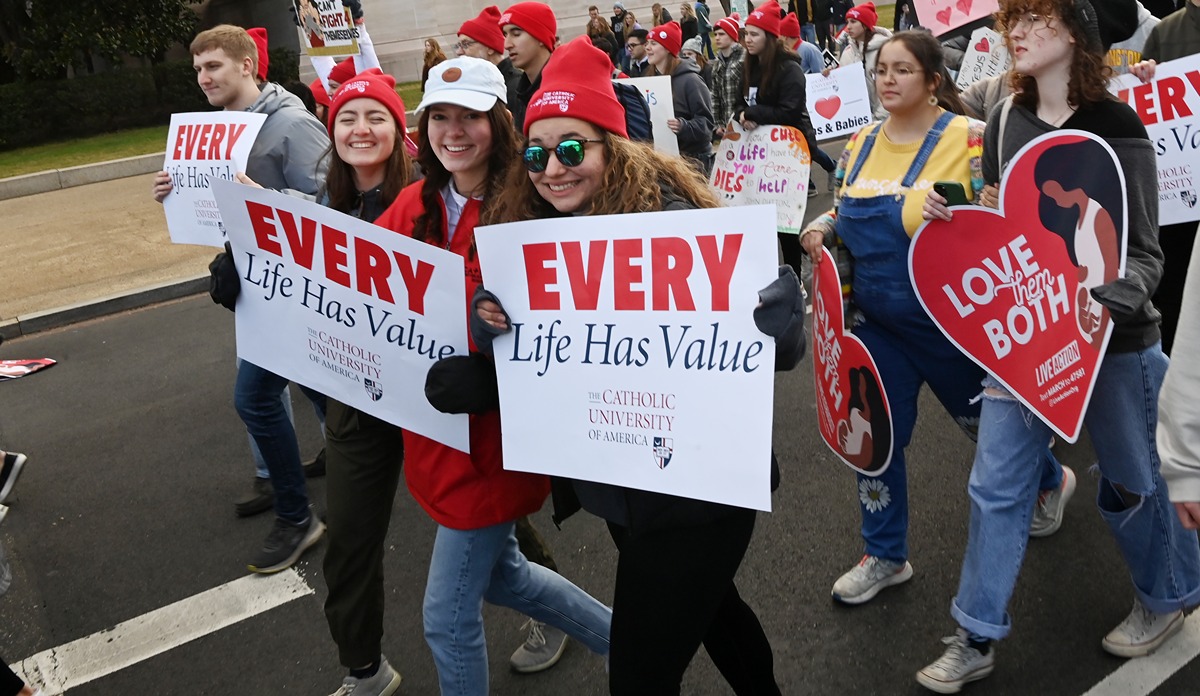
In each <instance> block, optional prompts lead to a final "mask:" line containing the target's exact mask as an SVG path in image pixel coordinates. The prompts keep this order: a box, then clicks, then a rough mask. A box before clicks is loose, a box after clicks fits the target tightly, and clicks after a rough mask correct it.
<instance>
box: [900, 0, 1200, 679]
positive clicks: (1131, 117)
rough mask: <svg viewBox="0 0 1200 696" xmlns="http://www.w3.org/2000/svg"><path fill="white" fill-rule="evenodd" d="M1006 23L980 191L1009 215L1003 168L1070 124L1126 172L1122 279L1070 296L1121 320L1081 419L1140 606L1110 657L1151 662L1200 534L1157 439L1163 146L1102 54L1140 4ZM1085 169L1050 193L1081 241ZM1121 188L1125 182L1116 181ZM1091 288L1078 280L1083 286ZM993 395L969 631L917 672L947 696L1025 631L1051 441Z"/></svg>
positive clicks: (966, 603) (935, 205)
mask: <svg viewBox="0 0 1200 696" xmlns="http://www.w3.org/2000/svg"><path fill="white" fill-rule="evenodd" d="M996 26H997V28H998V30H999V31H1001V32H1002V33H1003V34H1004V37H1005V40H1006V42H1007V44H1008V48H1009V53H1010V54H1011V55H1012V56H1013V65H1012V69H1011V71H1010V74H1011V79H1012V88H1013V96H1012V97H1010V98H1009V99H1006V100H1005V101H1004V102H1001V104H1000V105H999V106H997V107H996V109H995V110H994V111H993V112H992V117H991V118H990V119H989V120H988V126H987V131H986V132H985V134H984V146H983V174H984V177H985V178H984V180H985V181H987V182H989V185H988V186H987V187H986V188H984V189H983V191H982V194H981V198H982V202H983V204H984V205H986V206H989V207H992V208H996V207H999V206H1000V201H999V200H998V196H999V188H998V182H999V181H1000V179H1001V175H1002V173H1003V172H1004V171H1005V167H1006V165H1007V164H1008V163H1009V161H1010V160H1011V159H1012V158H1013V157H1014V156H1015V155H1016V153H1017V152H1018V151H1019V150H1020V149H1021V148H1022V147H1024V146H1025V144H1026V143H1028V142H1029V141H1031V140H1033V139H1034V138H1036V137H1038V136H1040V135H1043V134H1046V133H1052V132H1054V131H1055V130H1057V129H1073V130H1084V131H1088V132H1090V133H1093V134H1095V135H1097V136H1099V137H1101V138H1103V139H1104V140H1105V141H1106V142H1107V143H1108V144H1109V146H1110V147H1111V149H1112V151H1113V152H1114V153H1115V154H1116V156H1117V160H1118V162H1119V164H1120V167H1121V169H1122V170H1123V172H1124V185H1125V191H1124V193H1125V206H1124V210H1122V206H1121V205H1120V204H1119V203H1117V204H1115V205H1109V206H1106V207H1105V208H1104V209H1103V210H1104V212H1106V213H1107V214H1108V215H1109V216H1110V217H1111V219H1112V220H1114V222H1115V226H1116V228H1117V229H1121V222H1120V216H1121V215H1122V213H1124V216H1125V230H1126V232H1125V234H1126V235H1127V238H1126V244H1127V252H1126V254H1127V255H1126V263H1125V273H1124V277H1119V278H1117V279H1115V280H1112V281H1110V282H1106V283H1103V284H1099V285H1096V286H1095V287H1091V289H1090V291H1087V294H1088V295H1090V298H1088V297H1087V296H1086V295H1085V297H1083V298H1082V299H1081V300H1080V299H1078V298H1077V296H1076V295H1075V294H1074V293H1072V295H1071V296H1072V299H1075V300H1076V303H1077V304H1078V305H1080V306H1081V307H1082V306H1086V304H1085V303H1088V302H1089V300H1090V301H1092V302H1098V303H1099V304H1100V305H1102V306H1103V307H1104V310H1103V311H1104V313H1106V314H1108V315H1109V316H1110V317H1111V320H1112V322H1113V330H1112V335H1111V338H1110V339H1109V343H1108V347H1107V350H1106V351H1105V355H1104V359H1103V361H1102V363H1101V366H1100V371H1099V372H1098V373H1097V375H1096V381H1095V382H1094V384H1093V386H1092V396H1091V400H1090V402H1089V403H1088V409H1087V414H1086V415H1085V416H1084V424H1085V425H1086V426H1087V430H1088V435H1089V436H1090V438H1091V441H1092V446H1093V448H1094V449H1095V452H1096V459H1097V468H1098V471H1099V479H1098V481H1097V482H1096V486H1097V494H1096V506H1097V507H1098V508H1099V509H1100V515H1101V517H1103V518H1104V521H1105V522H1106V523H1107V524H1108V527H1109V530H1110V531H1111V532H1112V535H1113V537H1114V539H1115V540H1116V542H1117V547H1118V548H1119V549H1120V550H1121V554H1122V556H1123V557H1124V560H1125V565H1126V568H1127V569H1128V572H1129V579H1130V580H1131V581H1132V584H1133V588H1132V590H1133V592H1132V594H1133V610H1132V611H1131V612H1130V613H1129V615H1128V616H1127V617H1126V618H1125V620H1124V621H1122V622H1121V623H1120V624H1118V625H1117V626H1116V628H1114V629H1112V630H1111V631H1109V633H1108V634H1107V635H1106V636H1104V638H1103V639H1102V640H1101V647H1103V649H1104V650H1105V651H1107V652H1109V653H1111V654H1113V655H1116V656H1118V657H1141V656H1143V655H1147V654H1149V653H1150V652H1152V651H1154V650H1156V649H1157V648H1159V647H1160V646H1161V645H1163V643H1165V642H1166V641H1167V640H1168V639H1169V638H1170V637H1171V636H1173V635H1175V634H1176V633H1178V632H1179V631H1180V629H1182V628H1183V622H1184V615H1185V613H1186V612H1187V611H1189V610H1190V609H1192V608H1194V607H1196V606H1197V605H1198V604H1200V547H1198V546H1197V543H1196V533H1195V532H1194V531H1187V530H1185V529H1184V528H1183V526H1182V525H1181V523H1180V520H1179V518H1178V517H1177V516H1176V515H1175V514H1174V512H1173V510H1172V508H1171V503H1170V501H1169V500H1168V492H1167V486H1166V484H1165V483H1164V481H1163V477H1162V475H1161V473H1160V472H1159V456H1158V451H1157V449H1156V444H1155V439H1154V434H1155V427H1156V425H1157V420H1158V412H1157V409H1156V408H1155V406H1156V404H1157V402H1158V393H1159V389H1160V387H1161V386H1162V382H1163V377H1164V374H1165V372H1166V369H1167V358H1166V356H1165V355H1163V352H1162V345H1161V341H1160V332H1159V319H1160V314H1159V312H1158V310H1157V309H1155V307H1154V305H1153V303H1152V302H1151V295H1152V294H1153V292H1154V290H1155V288H1156V287H1157V286H1158V281H1159V278H1160V277H1161V275H1162V269H1163V255H1162V251H1161V249H1160V248H1159V244H1158V225H1157V214H1158V205H1157V201H1158V188H1157V178H1158V177H1157V170H1156V165H1155V153H1154V144H1153V143H1152V142H1151V141H1150V140H1149V139H1148V137H1147V134H1146V128H1145V127H1144V126H1143V125H1142V122H1141V120H1140V119H1139V118H1138V116H1137V114H1136V113H1135V112H1134V110H1133V109H1132V108H1130V107H1129V106H1128V105H1126V104H1125V103H1123V102H1120V101H1117V100H1116V99H1115V98H1114V97H1113V96H1112V95H1110V94H1109V92H1108V78H1109V76H1110V74H1111V70H1110V68H1108V67H1107V66H1106V65H1105V55H1106V53H1107V51H1108V48H1109V45H1110V44H1111V43H1112V42H1113V41H1120V40H1123V39H1124V38H1127V37H1128V36H1129V34H1130V33H1131V32H1132V31H1133V29H1134V28H1135V27H1136V26H1137V3H1135V2H1133V1H1132V0H1038V1H1036V2H1030V1H1029V0H1002V1H1001V2H1000V11H999V13H997V15H996ZM1072 159H1074V160H1075V161H1074V162H1073V163H1074V165H1075V168H1074V170H1071V171H1069V172H1067V173H1066V174H1065V175H1060V176H1057V177H1055V179H1054V180H1052V181H1048V182H1046V184H1044V185H1043V187H1042V189H1041V191H1042V194H1043V195H1042V200H1041V201H1040V202H1039V207H1038V210H1039V218H1040V219H1042V220H1046V218H1047V216H1048V215H1050V214H1051V213H1053V214H1054V217H1059V218H1062V217H1063V216H1064V215H1066V219H1065V222H1066V223H1067V224H1066V229H1067V231H1069V233H1070V234H1071V235H1072V236H1073V237H1074V239H1075V244H1076V245H1079V244H1080V243H1081V241H1083V240H1085V239H1086V236H1087V235H1088V233H1089V232H1091V231H1094V229H1095V227H1096V224H1095V223H1094V222H1093V221H1094V220H1095V219H1096V216H1097V215H1098V213H1097V212H1096V210H1095V208H1094V207H1093V205H1092V203H1093V201H1091V200H1089V199H1092V198H1094V197H1095V191H1094V190H1093V189H1097V188H1099V187H1095V186H1092V185H1091V184H1090V183H1089V184H1076V183H1073V182H1072V179H1074V178H1075V177H1074V174H1075V173H1077V172H1078V171H1082V170H1086V169H1088V168H1089V167H1090V168H1092V169H1093V170H1095V169H1097V168H1099V167H1103V166H1105V165H1106V163H1107V161H1110V160H1108V158H1107V157H1104V159H1096V160H1092V161H1093V162H1095V164H1089V163H1088V160H1087V159H1086V158H1080V157H1078V156H1076V157H1074V158H1072ZM1040 164H1041V163H1040V162H1039V165H1040ZM1108 166H1109V167H1111V165H1108ZM1101 171H1102V170H1101ZM1115 178H1116V175H1115V173H1114V174H1113V175H1112V176H1111V177H1109V178H1108V181H1112V180H1113V179H1115ZM1062 182H1067V183H1066V184H1065V185H1063V183H1062ZM1051 184H1053V186H1051ZM1117 195H1118V196H1119V194H1117ZM1101 197H1102V198H1103V197H1104V196H1101ZM945 204H946V201H945V199H944V198H942V197H941V196H938V195H937V194H934V193H930V194H929V196H928V198H927V199H926V202H925V217H927V218H935V217H936V218H939V219H944V220H948V219H950V217H951V215H950V211H949V210H948V209H947V208H946V206H945ZM1089 211H1091V214H1090V215H1089V214H1088V213H1089ZM1043 224H1046V223H1045V222H1043ZM1054 227H1055V228H1056V229H1057V228H1058V226H1057V225H1055V226H1054ZM1068 248H1070V245H1068ZM1085 280H1087V279H1086V278H1085V277H1082V276H1081V278H1080V281H1081V282H1080V286H1081V287H1086V285H1085V282H1084V281H1085ZM1081 307H1080V308H1081ZM1078 309H1079V308H1077V309H1076V310H1075V312H1076V314H1077V313H1078ZM983 386H984V390H983V399H982V407H983V410H982V413H981V414H980V421H979V445H978V447H976V449H975V461H974V464H973V466H972V469H971V480H970V485H969V487H968V493H969V494H970V497H971V524H970V535H969V536H968V538H967V548H966V551H965V555H964V558H963V566H962V572H961V575H960V577H959V583H958V592H957V594H956V595H955V597H954V600H953V602H952V603H951V605H950V613H951V615H952V616H953V617H954V620H955V621H956V622H957V623H958V629H957V631H956V633H955V635H953V636H950V637H948V638H946V639H944V642H945V643H946V644H947V646H948V647H947V648H946V650H945V652H944V654H943V655H942V657H941V658H939V659H938V660H937V661H935V662H933V663H932V664H930V665H928V666H926V667H925V668H924V669H922V670H921V671H920V672H918V673H917V681H918V682H920V683H921V684H922V685H924V686H925V687H926V688H928V689H931V690H933V691H936V692H939V693H955V692H957V691H959V690H960V689H961V688H962V686H963V684H966V683H967V682H970V681H974V680H977V679H982V678H984V677H986V676H987V675H989V674H991V672H992V669H993V667H994V664H995V650H994V649H993V648H994V645H993V642H994V641H998V640H1000V639H1002V638H1005V637H1007V636H1008V634H1009V631H1010V630H1011V629H1012V624H1013V619H1012V617H1011V616H1009V614H1008V602H1009V599H1010V597H1012V594H1013V590H1014V588H1015V587H1016V583H1017V575H1018V574H1019V572H1020V570H1021V564H1022V562H1023V561H1024V556H1025V547H1026V544H1025V543H1024V536H1025V533H1026V531H1027V530H1028V528H1029V520H1030V517H1031V515H1033V513H1034V510H1035V509H1036V507H1037V498H1038V491H1037V488H1038V486H1037V485H1036V481H1037V478H1038V471H1037V468H1036V467H1035V466H1032V465H1031V464H1032V462H1033V461H1034V460H1035V458H1036V454H1035V453H1036V452H1037V451H1038V450H1039V449H1040V448H1041V447H1043V446H1044V443H1045V442H1046V441H1047V440H1048V439H1049V438H1050V434H1051V431H1050V429H1049V427H1048V426H1047V425H1046V424H1045V423H1043V422H1042V420H1041V419H1040V418H1038V417H1037V416H1035V415H1033V414H1032V413H1031V412H1030V411H1029V410H1028V409H1027V408H1026V407H1025V406H1023V405H1022V404H1021V403H1020V402H1019V401H1017V400H1016V398H1014V397H1013V395H1012V394H1011V393H1009V391H1008V390H1007V389H1005V388H1004V386H1003V385H1002V384H1000V382H999V381H997V380H996V379H995V378H994V377H992V376H990V375H989V376H988V377H987V378H985V379H984V381H983Z"/></svg>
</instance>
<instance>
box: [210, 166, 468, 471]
mask: <svg viewBox="0 0 1200 696" xmlns="http://www.w3.org/2000/svg"><path fill="white" fill-rule="evenodd" d="M213 188H214V192H215V193H216V196H217V203H218V204H219V205H220V207H221V214H222V216H223V217H224V219H225V221H226V227H227V229H228V231H229V243H230V245H231V246H232V248H233V256H234V263H235V264H236V265H237V270H238V276H239V277H240V281H241V293H240V294H239V295H238V302H237V312H236V316H237V322H236V323H237V354H238V357H239V358H242V359H243V360H249V361H250V362H252V363H254V364H255V365H258V366H260V367H263V368H265V369H267V370H270V371H271V372H274V373H276V374H278V375H282V376H284V377H286V378H288V379H290V380H293V381H296V382H299V383H301V384H303V385H305V386H308V387H311V388H312V389H315V390H317V391H319V392H321V393H322V394H325V395H327V396H329V397H330V398H333V399H337V400H338V401H341V402H342V403H345V404H347V405H350V406H353V407H354V408H357V409H359V410H360V411H364V412H366V413H370V414H371V415H373V416H376V417H378V418H381V419H383V420H385V421H387V422H389V423H393V424H395V425H398V426H400V427H401V428H404V429H406V430H411V431H413V432H415V433H419V434H421V435H424V436H425V437H428V438H432V439H434V440H437V441H438V442H441V443H443V444H445V445H448V446H450V447H453V448H455V449H457V450H461V451H463V452H467V451H469V447H470V445H469V438H468V424H467V423H468V417H467V416H466V415H449V414H445V413H440V412H438V411H435V410H434V408H433V407H432V406H430V405H429V402H428V401H426V399H425V376H426V374H427V373H428V372H429V368H430V366H432V365H433V363H434V362H435V361H437V360H440V359H442V358H446V357H449V356H451V355H466V354H467V330H466V320H465V308H466V302H467V300H466V285H465V283H464V282H463V273H464V271H463V260H462V257H460V256H458V255H457V254H454V253H451V252H449V251H446V250H444V249H441V248H439V247H436V246H433V245H431V244H425V243H423V242H418V241H415V240H413V239H411V238H410V237H407V236H404V235H400V234H396V233H395V232H391V231H389V230H385V229H383V228H380V227H376V226H375V225H371V224H368V223H366V222H363V221H361V220H358V219H356V218H352V217H350V216H349V215H344V214H342V213H339V212H337V211H335V210H331V209H329V208H326V207H324V206H321V205H318V204H316V203H313V202H310V201H307V200H304V199H302V198H296V197H293V196H288V195H285V194H282V193H279V192H277V191H271V190H267V189H261V188H255V187H252V186H244V185H242V184H238V183H236V182H226V181H219V182H217V183H216V184H215V185H214V187H213Z"/></svg>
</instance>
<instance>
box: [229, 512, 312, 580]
mask: <svg viewBox="0 0 1200 696" xmlns="http://www.w3.org/2000/svg"><path fill="white" fill-rule="evenodd" d="M324 533H325V525H324V524H322V523H321V520H319V519H317V516H316V515H314V514H311V513H310V514H309V516H308V521H307V522H305V523H303V524H298V525H297V524H292V523H291V522H288V521H286V520H283V519H280V518H278V517H276V518H275V526H274V527H272V528H271V533H270V534H268V535H267V540H266V541H264V542H263V547H262V550H261V551H259V552H258V554H257V555H255V557H254V560H253V561H250V563H249V565H248V566H247V567H248V568H249V569H250V571H251V572H254V573H278V572H279V571H281V570H284V569H286V568H290V567H291V566H292V564H293V563H295V562H296V561H298V560H299V559H300V556H301V555H303V554H304V552H305V551H307V550H308V547H310V546H312V545H313V544H315V543H317V541H318V540H319V539H320V538H321V535H322V534H324Z"/></svg>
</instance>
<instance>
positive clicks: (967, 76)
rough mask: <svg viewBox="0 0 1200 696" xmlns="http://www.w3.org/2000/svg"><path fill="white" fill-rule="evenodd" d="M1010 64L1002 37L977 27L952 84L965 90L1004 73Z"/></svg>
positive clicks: (985, 28)
mask: <svg viewBox="0 0 1200 696" xmlns="http://www.w3.org/2000/svg"><path fill="white" fill-rule="evenodd" d="M1011 62H1012V61H1011V59H1010V57H1009V55H1008V48H1007V47H1005V45H1004V37H1003V36H1001V35H1000V34H999V33H997V32H995V31H992V30H991V29H988V28H987V27H979V28H978V29H976V30H975V31H974V32H973V33H972V34H971V40H970V43H968V44H967V52H966V54H964V55H963V59H962V66H961V67H960V68H959V69H958V78H957V79H955V80H954V84H956V85H958V88H959V89H966V88H967V87H968V86H969V85H973V84H975V83H976V82H979V81H980V80H983V79H985V78H989V77H993V76H995V75H1000V74H1002V73H1004V72H1006V71H1007V70H1008V66H1009V63H1011Z"/></svg>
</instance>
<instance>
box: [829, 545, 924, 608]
mask: <svg viewBox="0 0 1200 696" xmlns="http://www.w3.org/2000/svg"><path fill="white" fill-rule="evenodd" d="M912 576H913V568H912V565H911V564H910V563H909V562H908V561H901V562H899V563H897V562H896V561H889V560H886V559H883V558H879V557H878V556H863V557H862V560H861V561H859V562H858V565H856V566H854V567H853V568H851V569H850V570H849V571H847V572H846V574H845V575H843V576H842V577H840V578H838V580H837V582H835V583H833V592H832V594H833V598H834V599H836V600H837V601H839V602H841V603H843V604H863V603H864V602H869V601H871V599H872V598H873V597H874V596H875V595H877V594H879V591H880V590H882V589H884V588H887V587H891V586H892V585H899V584H900V583H902V582H908V581H909V580H910V579H912Z"/></svg>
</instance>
